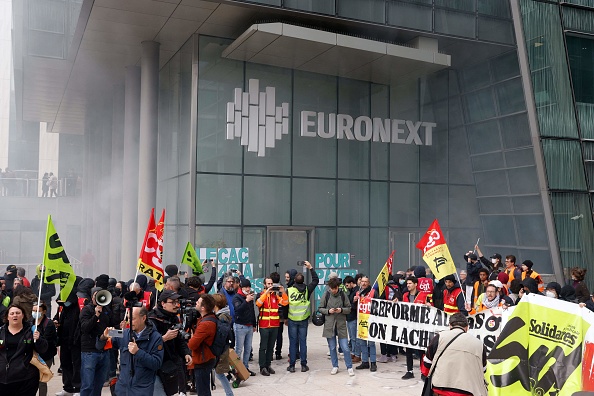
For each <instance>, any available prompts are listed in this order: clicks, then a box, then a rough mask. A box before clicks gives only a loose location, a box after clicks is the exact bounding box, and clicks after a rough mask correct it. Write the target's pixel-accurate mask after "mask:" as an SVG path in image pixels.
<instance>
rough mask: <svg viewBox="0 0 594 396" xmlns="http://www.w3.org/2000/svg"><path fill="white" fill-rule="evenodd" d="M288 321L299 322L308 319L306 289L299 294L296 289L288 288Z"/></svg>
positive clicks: (308, 309) (308, 308)
mask: <svg viewBox="0 0 594 396" xmlns="http://www.w3.org/2000/svg"><path fill="white" fill-rule="evenodd" d="M288 295H289V319H291V320H293V321H296V322H298V321H301V320H306V319H307V318H309V315H310V307H309V298H308V296H307V289H305V291H303V293H301V292H300V291H299V290H297V288H296V287H289V290H288Z"/></svg>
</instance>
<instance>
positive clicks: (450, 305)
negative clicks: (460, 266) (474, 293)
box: [443, 287, 462, 315]
mask: <svg viewBox="0 0 594 396" xmlns="http://www.w3.org/2000/svg"><path fill="white" fill-rule="evenodd" d="M460 293H462V289H460V288H459V287H457V288H455V289H454V290H452V292H451V293H450V292H449V291H448V290H447V289H446V290H444V291H443V310H444V311H445V313H447V314H449V315H451V314H455V313H456V312H460V310H459V309H458V296H459V295H460Z"/></svg>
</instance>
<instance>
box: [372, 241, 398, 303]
mask: <svg viewBox="0 0 594 396" xmlns="http://www.w3.org/2000/svg"><path fill="white" fill-rule="evenodd" d="M394 252H395V250H392V253H391V254H390V257H388V260H387V261H386V263H385V264H384V266H383V267H382V270H381V271H380V272H379V274H378V275H377V279H376V280H375V283H374V285H373V286H374V287H373V288H372V290H371V293H369V298H373V296H374V293H375V290H376V288H375V286H376V285H377V291H378V293H377V296H378V297H379V296H380V295H381V294H382V293H383V291H384V289H385V288H386V285H387V284H388V276H390V274H391V273H392V265H393V264H394Z"/></svg>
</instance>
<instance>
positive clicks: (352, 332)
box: [347, 319, 361, 357]
mask: <svg viewBox="0 0 594 396" xmlns="http://www.w3.org/2000/svg"><path fill="white" fill-rule="evenodd" d="M347 330H348V331H349V346H350V347H351V353H352V354H353V355H355V356H357V357H361V348H360V347H359V343H358V342H357V319H355V320H351V321H350V322H347Z"/></svg>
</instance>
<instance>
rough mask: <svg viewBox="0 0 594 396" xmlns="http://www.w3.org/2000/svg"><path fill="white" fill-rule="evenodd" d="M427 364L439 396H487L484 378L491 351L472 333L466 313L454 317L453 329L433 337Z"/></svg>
mask: <svg viewBox="0 0 594 396" xmlns="http://www.w3.org/2000/svg"><path fill="white" fill-rule="evenodd" d="M423 364H424V365H425V367H427V368H430V370H429V376H431V379H432V385H433V388H432V389H433V393H434V394H435V395H447V396H462V395H474V396H487V388H486V387H485V382H484V376H483V372H484V368H485V367H486V365H487V350H486V348H485V346H484V345H483V342H482V341H481V340H479V339H478V338H476V337H475V336H473V335H471V334H468V320H467V319H466V317H465V316H464V315H463V314H461V313H455V314H453V315H452V316H451V317H450V330H448V331H442V332H441V333H437V334H436V335H435V337H433V339H432V340H431V342H430V343H429V347H428V348H427V352H426V354H425V358H424V359H423Z"/></svg>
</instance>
